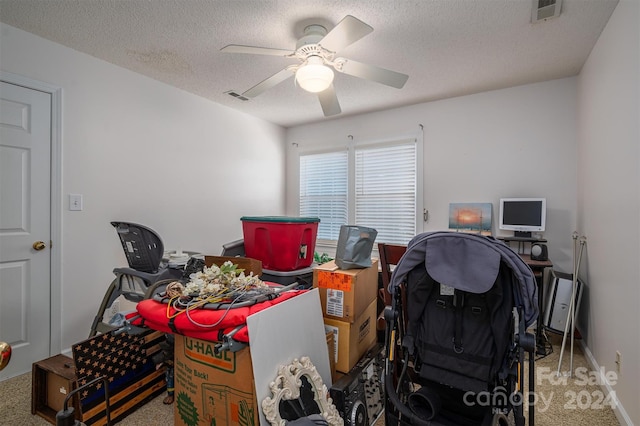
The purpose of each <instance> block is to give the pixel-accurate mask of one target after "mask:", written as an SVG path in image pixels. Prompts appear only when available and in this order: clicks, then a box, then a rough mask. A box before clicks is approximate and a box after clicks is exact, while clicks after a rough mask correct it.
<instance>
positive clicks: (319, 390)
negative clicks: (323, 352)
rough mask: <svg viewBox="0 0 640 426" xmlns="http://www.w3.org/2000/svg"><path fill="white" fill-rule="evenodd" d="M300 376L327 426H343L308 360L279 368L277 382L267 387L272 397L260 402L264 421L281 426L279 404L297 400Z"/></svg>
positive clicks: (301, 360)
mask: <svg viewBox="0 0 640 426" xmlns="http://www.w3.org/2000/svg"><path fill="white" fill-rule="evenodd" d="M302 376H306V379H307V380H308V381H309V383H310V384H311V387H312V389H313V394H314V400H315V402H316V403H317V404H318V407H319V408H320V413H321V415H322V417H324V418H325V420H326V421H327V423H329V425H330V426H343V425H344V421H343V420H342V418H341V417H340V415H339V414H338V410H337V409H336V406H335V405H333V401H332V400H331V398H330V397H329V392H328V391H327V386H326V385H325V384H324V383H323V382H322V377H321V376H320V374H319V373H318V371H317V370H316V367H315V366H314V365H313V363H312V362H311V359H310V358H309V357H306V356H303V357H302V358H300V359H299V360H298V359H297V358H296V359H294V360H293V362H292V363H291V364H289V365H280V367H279V368H278V375H277V376H276V379H275V380H274V381H273V382H271V383H270V384H269V388H270V389H271V394H272V396H268V397H266V398H265V399H264V400H263V401H262V411H263V412H264V415H265V418H266V419H267V420H268V421H269V423H271V424H272V425H273V426H284V425H286V424H287V421H286V420H284V419H283V418H282V417H281V414H280V410H279V407H280V401H282V400H292V399H298V398H300V388H301V387H302Z"/></svg>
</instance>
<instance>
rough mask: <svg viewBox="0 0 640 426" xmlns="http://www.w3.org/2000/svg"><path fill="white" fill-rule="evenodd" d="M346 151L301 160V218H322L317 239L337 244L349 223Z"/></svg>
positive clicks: (309, 156) (305, 156) (306, 157)
mask: <svg viewBox="0 0 640 426" xmlns="http://www.w3.org/2000/svg"><path fill="white" fill-rule="evenodd" d="M347 154H348V152H347V151H338V152H329V153H326V154H314V155H303V156H301V157H300V216H302V217H319V218H320V224H319V226H318V236H317V238H318V239H323V240H337V239H338V234H339V233H340V226H341V225H344V224H346V223H347V222H348V212H347V171H348V168H347V158H348V155H347Z"/></svg>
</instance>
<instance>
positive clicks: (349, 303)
mask: <svg viewBox="0 0 640 426" xmlns="http://www.w3.org/2000/svg"><path fill="white" fill-rule="evenodd" d="M313 286H314V287H317V288H318V289H319V290H320V303H321V306H322V313H323V316H324V317H325V318H333V319H337V320H340V321H346V322H349V323H352V324H353V323H354V322H355V321H356V318H358V317H359V316H360V315H361V314H362V313H363V312H364V311H365V310H366V309H367V308H368V306H369V305H370V304H371V302H373V301H375V300H376V298H377V295H378V259H373V260H372V264H371V267H369V268H364V269H339V268H338V266H337V265H336V264H335V262H334V261H331V262H327V263H323V264H322V265H319V266H317V267H316V268H314V270H313Z"/></svg>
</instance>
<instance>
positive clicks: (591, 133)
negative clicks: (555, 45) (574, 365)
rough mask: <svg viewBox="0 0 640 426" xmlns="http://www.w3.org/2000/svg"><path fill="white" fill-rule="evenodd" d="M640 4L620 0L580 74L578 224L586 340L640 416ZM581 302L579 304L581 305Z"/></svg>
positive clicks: (631, 413) (637, 419) (634, 415)
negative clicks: (618, 364) (582, 242)
mask: <svg viewBox="0 0 640 426" xmlns="http://www.w3.org/2000/svg"><path fill="white" fill-rule="evenodd" d="M639 22H640V7H639V6H638V2H637V1H635V0H621V1H620V3H619V4H618V6H617V7H616V10H615V11H614V13H613V15H612V16H611V18H610V20H609V23H608V24H607V26H606V28H605V29H604V31H603V32H602V35H601V36H600V39H599V40H598V42H597V44H596V46H595V47H594V49H593V51H592V52H591V55H590V57H589V59H588V60H587V62H586V64H585V66H584V68H583V70H582V72H581V74H580V77H579V79H578V93H579V113H578V140H579V143H578V158H579V162H578V193H579V196H578V207H579V208H578V228H579V229H580V232H581V234H584V235H586V237H587V243H586V249H585V253H586V254H585V256H584V258H583V264H584V267H583V268H581V270H582V274H581V276H582V277H584V278H585V279H586V282H587V285H588V294H587V298H588V303H587V305H586V306H587V307H588V310H587V311H585V312H583V315H581V317H584V318H585V319H583V321H584V322H585V327H583V328H584V329H585V331H586V333H585V334H586V336H585V337H586V343H587V345H588V347H589V349H590V351H591V353H592V354H593V356H594V358H595V359H596V361H597V363H598V364H599V365H601V366H603V367H604V368H605V369H606V371H616V368H615V363H614V360H615V351H616V350H619V351H620V352H621V353H622V360H623V364H622V372H621V374H620V376H619V378H618V382H617V384H616V385H615V386H613V390H614V391H615V392H616V393H617V395H618V397H619V398H620V400H621V402H622V405H623V406H624V409H625V410H626V412H627V415H628V418H626V419H625V422H626V423H628V422H629V419H630V420H631V422H632V424H637V425H638V424H640V404H638V394H640V366H639V365H638V364H639V361H640V327H638V325H639V324H640V309H639V308H638V307H639V306H640V262H639V261H638V259H640V192H639V191H640V129H639V125H640V124H639V123H640V65H639V63H640V27H639V25H638V24H639ZM583 306H584V305H583Z"/></svg>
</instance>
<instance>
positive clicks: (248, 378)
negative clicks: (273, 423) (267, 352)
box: [174, 334, 260, 426]
mask: <svg viewBox="0 0 640 426" xmlns="http://www.w3.org/2000/svg"><path fill="white" fill-rule="evenodd" d="M216 343H217V342H211V341H206V340H200V339H194V338H191V337H187V336H182V335H177V334H176V339H175V362H174V382H175V407H174V424H176V425H183V426H196V425H198V426H209V425H213V424H217V425H249V426H250V425H255V426H257V425H259V423H260V420H259V413H258V411H257V410H258V405H257V403H256V393H255V383H254V378H253V368H252V364H251V352H250V351H249V347H246V348H244V349H242V350H240V351H238V352H230V351H222V352H221V353H219V354H216V353H215V351H214V347H215V345H216Z"/></svg>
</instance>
